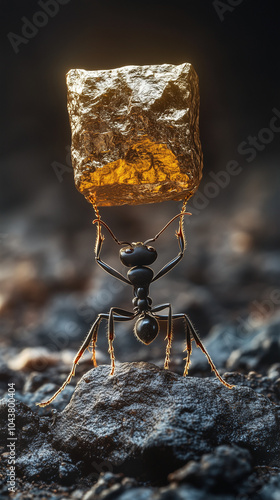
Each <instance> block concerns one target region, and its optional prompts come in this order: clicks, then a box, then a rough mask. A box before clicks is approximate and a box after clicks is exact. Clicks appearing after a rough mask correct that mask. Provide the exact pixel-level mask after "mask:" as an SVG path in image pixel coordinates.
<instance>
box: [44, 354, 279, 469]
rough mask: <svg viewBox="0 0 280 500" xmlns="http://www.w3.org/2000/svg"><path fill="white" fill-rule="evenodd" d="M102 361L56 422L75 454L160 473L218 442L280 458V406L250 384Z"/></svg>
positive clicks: (260, 457) (57, 434)
mask: <svg viewBox="0 0 280 500" xmlns="http://www.w3.org/2000/svg"><path fill="white" fill-rule="evenodd" d="M109 372H110V368H109V367H108V366H100V367H98V368H96V369H94V370H91V371H90V372H88V373H87V374H86V375H85V376H84V377H83V378H82V379H81V381H80V382H79V383H78V385H77V388H76V391H75V393H74V395H73V397H72V399H71V401H70V403H69V404H68V406H67V407H66V408H65V410H64V411H63V412H62V413H61V414H60V415H58V417H57V420H56V422H55V424H54V428H53V430H52V432H53V436H54V446H55V447H57V448H58V449H62V450H67V452H68V453H70V455H71V456H72V457H74V458H75V460H79V459H83V460H88V461H90V460H91V461H93V460H94V461H95V462H97V463H98V462H99V463H100V462H102V463H103V462H104V461H105V462H106V463H107V464H109V465H110V467H111V470H114V471H118V470H120V468H121V471H122V472H124V473H126V474H131V475H136V476H139V475H143V477H149V478H150V479H151V478H153V477H156V478H159V477H164V476H165V475H166V474H167V473H169V472H172V471H173V470H175V469H176V468H178V467H179V466H181V465H183V464H185V463H186V462H187V461H189V460H198V459H199V457H200V456H202V455H203V454H204V453H209V452H211V451H212V450H213V448H215V447H216V446H219V445H222V444H232V443H235V444H236V445H239V446H241V447H244V448H247V449H248V450H249V451H250V452H251V454H252V459H253V462H254V463H258V464H267V463H271V462H272V461H273V460H274V461H277V460H279V452H280V451H279V441H278V440H277V439H275V436H277V435H279V431H280V429H279V416H280V407H279V406H276V405H275V404H273V403H271V402H270V401H269V400H268V399H267V398H266V397H264V396H262V395H259V394H256V393H255V392H254V391H253V390H252V389H250V388H248V387H243V386H236V387H235V388H234V389H232V390H229V389H227V388H225V387H224V386H223V385H222V384H221V383H220V382H219V381H218V380H215V379H210V378H207V379H197V378H191V377H187V378H183V377H182V376H180V375H176V374H174V373H172V372H170V371H165V370H162V369H160V368H157V367H155V366H154V365H151V364H147V363H130V364H128V363H124V364H122V365H119V366H117V368H116V372H115V375H114V376H113V377H110V376H109Z"/></svg>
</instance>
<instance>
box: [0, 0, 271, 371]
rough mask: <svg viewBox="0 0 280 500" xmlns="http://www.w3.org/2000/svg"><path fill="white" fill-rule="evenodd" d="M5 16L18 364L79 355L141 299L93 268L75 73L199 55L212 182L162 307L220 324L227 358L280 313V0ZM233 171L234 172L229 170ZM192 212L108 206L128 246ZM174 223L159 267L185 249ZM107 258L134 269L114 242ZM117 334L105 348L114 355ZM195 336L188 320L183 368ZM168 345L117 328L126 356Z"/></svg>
mask: <svg viewBox="0 0 280 500" xmlns="http://www.w3.org/2000/svg"><path fill="white" fill-rule="evenodd" d="M0 23H1V30H2V43H1V55H2V78H1V82H0V85H1V87H2V90H1V96H2V113H1V115H2V134H1V142H2V147H1V159H0V161H1V184H0V207H1V215H0V223H1V227H0V245H1V263H0V285H1V289H0V310H1V323H0V327H1V352H2V356H3V359H4V362H5V363H8V364H9V366H10V369H13V370H21V369H24V370H31V369H32V370H34V369H35V370H37V371H40V370H45V368H46V366H56V364H57V363H58V359H59V358H58V356H62V355H64V358H63V360H64V362H65V364H66V365H67V364H69V362H70V361H69V360H70V359H71V357H72V355H73V352H74V351H75V349H77V348H78V346H79V345H80V342H81V340H82V339H83V337H84V336H85V334H86V332H87V330H88V329H89V326H90V324H91V323H92V322H93V320H94V319H95V317H96V315H97V314H98V312H107V311H108V310H109V308H110V306H111V305H114V306H120V307H125V308H127V309H129V310H130V308H131V302H130V301H131V290H130V288H129V287H125V286H123V285H122V284H121V283H119V282H117V281H116V280H114V279H113V278H111V277H109V276H107V275H106V274H105V273H104V272H102V270H101V269H99V268H98V267H97V266H96V265H95V262H94V243H95V229H94V227H93V226H92V224H91V221H92V219H93V216H94V213H93V210H92V207H91V206H90V205H89V204H88V203H87V202H86V201H85V199H84V198H83V196H82V195H81V194H79V193H78V192H77V191H76V189H75V187H74V181H73V174H72V169H71V159H70V144H71V136H70V127H69V122H68V115H67V108H66V85H65V74H66V72H67V71H68V70H69V69H71V68H83V69H88V70H94V69H109V68H115V67H119V66H123V65H130V64H135V65H144V64H163V63H172V64H180V63H182V62H190V63H192V64H193V66H194V68H195V70H196V72H197V73H198V76H199V79H200V93H201V108H200V129H201V141H202V147H203V153H204V179H203V182H202V183H201V186H200V188H199V191H198V195H196V196H195V197H194V198H193V199H191V200H190V202H189V207H188V208H189V210H190V211H191V212H192V213H193V215H192V217H190V218H188V219H187V220H186V236H187V240H188V248H187V251H186V254H185V258H184V259H183V261H182V262H181V264H180V265H179V266H178V267H177V268H176V269H174V270H173V271H172V273H170V274H169V275H168V276H166V277H165V278H163V279H162V280H160V282H157V283H155V284H154V285H153V287H152V289H151V295H152V297H153V302H154V304H159V303H162V302H171V303H172V304H173V306H174V311H175V312H188V313H189V315H190V317H191V318H192V320H193V322H194V323H195V325H196V327H197V328H198V331H199V332H200V334H201V336H202V337H203V338H204V339H206V340H207V338H212V337H213V332H214V335H218V338H219V339H220V337H219V335H220V333H217V332H222V337H223V339H225V338H226V339H227V340H226V341H224V342H227V345H228V351H227V352H228V354H230V352H231V350H232V348H234V347H236V348H237V347H238V346H239V344H240V343H241V341H243V339H244V338H246V339H248V338H249V337H250V335H253V334H254V332H256V329H258V328H260V327H262V325H264V324H268V323H269V322H270V321H272V320H273V321H274V319H273V318H275V317H277V314H278V310H279V306H280V260H279V256H280V231H279V208H280V198H279V186H280V173H279V172H280V170H279V137H280V85H279V66H280V62H279V5H278V3H277V2H275V1H272V0H268V1H267V2H265V3H264V2H263V1H260V0H254V1H253V0H224V1H218V0H216V1H215V0H213V1H208V0H196V1H195V2H188V1H186V0H185V1H184V2H182V1H178V0H173V2H170V1H169V2H165V1H163V0H161V1H156V0H149V1H146V0H142V1H141V2H131V1H124V0H118V1H111V0H110V1H109V0H103V1H102V2H100V1H97V0H96V1H95V0H94V1H86V0H79V2H78V0H60V1H59V0H39V1H31V0H30V1H28V0H24V1H23V0H13V1H8V0H6V1H4V0H2V1H1V20H0ZM232 165H234V175H233V174H230V175H229V174H225V172H228V171H229V168H230V166H232ZM232 171H233V170H231V172H232ZM179 210H180V204H178V202H174V203H173V202H168V203H163V204H157V205H154V206H152V205H150V206H149V205H146V206H142V207H141V206H139V207H133V208H131V209H129V210H127V207H122V208H104V209H103V210H102V209H101V215H102V218H103V220H105V221H106V222H107V223H108V224H109V225H110V227H111V228H112V230H113V231H114V232H115V234H116V235H117V236H118V237H119V238H120V239H126V240H127V239H128V240H139V239H142V238H143V239H147V238H150V237H152V236H153V235H154V234H156V232H158V231H159V230H160V229H161V227H162V226H163V225H164V224H165V223H166V222H167V221H168V220H169V219H170V218H171V217H172V216H173V215H175V214H176V213H178V211H179ZM175 229H176V224H175V225H173V226H172V227H170V228H169V230H168V231H166V233H165V234H164V235H163V236H162V238H161V239H160V240H159V241H158V245H157V249H158V251H159V254H160V257H159V259H158V263H157V265H158V267H160V265H163V264H165V263H166V262H168V260H170V259H171V258H173V257H174V256H175V255H176V254H177V252H178V246H177V243H176V239H175V236H174V232H175ZM103 257H104V259H105V260H106V261H107V262H109V263H110V264H111V265H113V266H116V267H118V269H120V270H122V271H123V272H125V270H124V269H121V265H120V263H119V259H118V248H117V247H116V245H115V244H114V242H113V241H112V240H111V239H110V237H109V236H108V237H106V241H105V243H104V252H103ZM154 267H155V268H156V269H157V266H156V264H155V266H154ZM126 288H128V290H127V289H126ZM232 329H233V330H232ZM232 331H233V332H234V333H233V334H232V335H231V334H229V332H232ZM105 332H106V328H105V327H103V329H102V328H101V332H100V341H99V342H98V346H99V351H98V357H99V362H105V363H107V362H109V358H108V354H107V353H106V350H107V346H106V335H105ZM118 332H119V334H118ZM215 332H216V333H215ZM225 332H226V333H225ZM209 333H210V337H209ZM211 335H212V337H211ZM183 337H184V332H183V331H182V325H181V326H180V325H179V326H176V339H178V341H175V343H174V360H175V361H174V363H175V365H176V359H178V362H177V364H178V366H179V367H180V370H181V366H182V353H181V351H182V345H183V344H182V342H183ZM215 338H217V337H215ZM162 340H163V336H162V337H161V339H160V341H159V342H158V343H155V346H153V347H150V348H147V347H144V346H143V347H142V346H141V345H140V344H139V343H137V341H136V340H135V339H134V337H133V335H132V325H128V324H125V325H122V326H119V325H118V328H117V339H116V341H115V349H116V353H117V359H118V360H120V361H132V360H135V361H136V360H151V361H155V360H159V362H162V359H163V357H164V346H163V344H162ZM177 342H178V345H177ZM220 345H221V344H220ZM223 345H224V344H223ZM24 348H29V350H28V349H27V350H25V351H23V349H24ZM42 348H43V349H44V350H43V351H42V350H41V351H40V349H42ZM32 349H33V350H32ZM209 349H210V347H209ZM211 354H212V355H213V358H214V359H215V353H214V352H213V351H211ZM177 356H178V358H177ZM276 357H277V356H276ZM276 361H277V359H276ZM216 362H217V363H218V364H219V359H218V358H217V360H216ZM233 365H234V364H233ZM233 365H232V366H233ZM176 366H177V365H176ZM176 366H175V368H174V369H176ZM220 366H221V367H226V366H227V365H226V359H224V358H223V359H222V360H220ZM232 366H229V367H232ZM200 367H201V365H200ZM244 367H245V368H248V366H246V364H245V365H244ZM193 369H195V363H194V364H193ZM201 369H202V368H201Z"/></svg>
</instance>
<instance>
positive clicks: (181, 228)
mask: <svg viewBox="0 0 280 500" xmlns="http://www.w3.org/2000/svg"><path fill="white" fill-rule="evenodd" d="M184 215H185V212H184V210H182V212H181V214H180V215H179V217H180V222H179V229H178V231H176V233H175V234H176V237H177V240H178V245H179V250H180V251H179V253H178V255H177V257H175V258H174V259H172V260H171V261H170V262H168V264H166V265H165V266H164V267H163V268H162V269H161V270H160V271H159V272H158V274H156V276H155V277H154V278H153V280H152V281H156V280H158V279H159V278H162V276H164V275H165V274H167V273H169V271H171V269H173V267H175V266H177V264H178V263H179V262H180V260H181V259H182V257H183V255H184V252H185V248H186V238H185V233H184ZM167 225H168V224H167ZM167 225H166V227H167ZM164 229H165V228H164ZM161 232H162V231H161ZM159 234H161V233H159ZM157 236H158V235H157ZM157 236H156V238H157Z"/></svg>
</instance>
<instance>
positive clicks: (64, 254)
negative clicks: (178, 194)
mask: <svg viewBox="0 0 280 500" xmlns="http://www.w3.org/2000/svg"><path fill="white" fill-rule="evenodd" d="M242 175H243V174H242ZM242 179H243V180H242V182H243V184H242V188H240V189H239V190H238V194H234V195H231V197H228V198H226V193H220V197H219V199H218V200H212V201H211V200H210V203H209V206H207V207H206V208H204V209H201V210H200V211H199V213H198V214H197V213H195V214H194V215H193V216H192V218H190V219H189V220H188V221H186V235H187V239H188V248H187V251H186V255H185V258H184V259H183V261H182V262H181V263H180V265H179V266H178V267H177V268H175V269H174V270H173V271H172V272H171V273H170V274H168V275H167V276H166V277H164V278H162V280H160V281H158V282H156V283H154V285H153V287H152V288H151V295H152V298H153V302H154V304H160V303H165V302H171V303H172V305H173V308H174V312H186V313H188V314H189V315H190V317H191V318H192V320H193V322H194V324H195V325H196V327H197V328H198V330H199V332H200V335H201V337H202V339H203V341H204V343H205V345H206V347H207V349H208V351H209V353H210V355H211V357H212V359H213V361H214V363H215V364H216V366H217V368H218V369H219V371H220V373H221V374H223V376H224V378H225V380H226V381H227V382H228V383H230V384H232V385H234V386H235V387H234V388H233V389H227V388H226V387H225V386H223V385H222V384H221V383H220V382H219V381H218V380H217V379H216V378H215V377H214V375H211V371H210V367H209V364H208V362H207V359H206V358H205V356H204V355H203V354H202V353H201V352H200V351H199V350H198V349H196V348H195V347H194V350H193V354H192V364H191V368H190V373H189V376H188V377H186V378H183V377H182V373H183V370H184V360H183V359H184V357H185V353H183V349H184V347H185V344H184V331H183V327H182V325H181V324H180V322H176V323H175V328H174V341H173V347H172V354H171V363H170V371H166V370H163V369H162V367H163V362H164V355H165V342H164V337H165V333H164V325H161V327H162V331H161V333H160V334H159V338H158V339H156V340H155V342H154V343H153V344H151V345H150V346H149V347H146V346H144V345H141V344H140V343H139V342H138V341H137V340H136V339H135V337H134V336H133V333H132V324H131V323H130V322H128V323H125V324H122V325H120V324H118V325H117V327H116V338H115V342H114V345H115V354H116V359H117V365H116V372H115V374H114V376H113V377H110V375H109V366H108V363H109V356H108V353H107V340H106V325H102V326H101V328H100V334H99V338H98V347H97V362H98V365H99V366H98V368H96V369H92V361H91V354H90V353H89V352H87V353H86V354H85V356H84V358H83V359H82V360H81V362H80V364H79V366H78V369H77V373H76V375H77V377H73V379H72V380H71V382H70V384H69V385H68V386H67V387H66V388H65V390H64V391H63V392H62V393H61V394H60V395H59V396H58V397H57V399H56V400H55V401H54V403H53V404H52V405H50V406H47V407H45V408H39V407H38V406H36V402H40V401H42V400H45V399H46V398H48V397H50V396H51V395H52V394H53V393H54V392H55V391H56V390H57V388H58V387H59V386H60V385H61V384H62V383H63V381H64V380H65V378H66V376H67V375H68V373H69V371H70V368H71V363H72V359H73V357H74V355H75V352H76V351H77V349H78V348H79V346H80V345H81V342H82V340H83V338H84V337H85V334H86V332H87V330H88V329H89V326H90V324H91V323H92V322H93V320H94V318H95V317H96V315H97V314H98V313H99V312H107V311H108V309H109V308H110V306H112V305H114V306H119V307H123V308H126V309H128V310H131V302H130V301H131V290H130V289H129V287H126V286H125V285H122V283H120V282H118V281H116V280H114V279H113V278H111V277H110V276H108V275H106V274H105V273H104V272H102V270H100V269H96V267H97V266H96V265H95V264H94V258H93V248H94V228H92V227H91V224H90V221H91V219H90V216H91V214H90V216H89V217H88V220H85V222H84V223H83V225H81V224H80V222H79V223H78V222H77V220H78V218H77V217H76V219H75V217H74V215H73V218H72V219H71V210H70V214H69V213H67V214H66V215H65V216H63V215H62V216H61V217H60V218H58V219H57V220H55V217H54V218H53V222H52V224H51V225H50V224H49V223H48V220H45V219H44V216H45V214H46V213H48V211H49V210H50V211H53V213H54V214H55V213H60V207H61V205H63V200H61V197H60V196H56V193H55V192H53V193H52V199H53V200H58V199H59V200H60V202H59V203H60V204H61V205H59V204H58V205H57V203H58V202H57V201H54V202H53V203H52V207H50V193H49V192H47V191H46V194H45V196H43V195H41V198H40V202H38V200H36V201H34V203H33V204H32V205H30V207H28V209H26V211H23V212H22V213H21V214H19V213H15V214H11V215H10V216H9V217H6V218H5V220H4V221H1V222H2V226H1V227H2V229H1V264H0V268H1V296H0V304H1V320H0V327H1V357H0V396H1V397H2V399H1V404H0V426H1V443H0V446H1V448H0V453H1V475H0V481H1V483H0V484H1V486H0V488H1V489H0V497H1V498H2V497H3V498H4V497H6V496H8V495H9V494H10V495H11V496H12V497H13V498H16V499H18V500H19V499H22V498H26V499H37V498H39V499H44V498H46V499H53V500H55V499H57V500H58V499H64V498H65V499H68V498H69V499H77V500H79V499H82V500H90V499H93V500H109V499H110V500H146V499H147V500H171V499H172V500H179V499H180V500H182V499H188V500H199V499H205V498H208V499H210V500H211V499H223V500H224V499H225V500H227V499H229V500H231V499H240V500H241V499H242V500H246V499H254V500H255V499H256V500H268V499H274V500H276V499H277V498H278V496H279V490H280V447H279V435H280V423H279V422H280V336H279V332H280V312H279V305H280V264H279V262H280V259H279V256H280V255H279V254H280V250H279V243H280V238H279V228H278V226H279V222H278V216H277V214H278V212H279V201H278V195H277V183H276V182H275V186H274V187H272V186H269V190H268V189H267V188H266V185H265V182H264V180H263V179H262V178H261V177H260V179H259V181H258V176H257V175H256V176H255V180H254V183H253V184H252V181H251V177H249V176H248V177H246V175H245V174H244V176H243V177H242ZM206 181H207V179H206ZM258 182H259V183H260V185H261V188H262V189H259V188H258V186H257V183H258ZM59 188H60V191H59V193H61V186H59ZM253 188H254V189H255V191H254V189H253ZM231 192H232V191H231ZM245 193H246V196H245ZM250 193H251V195H250ZM254 193H255V194H254ZM80 203H85V202H83V200H81V201H80ZM190 205H191V203H190ZM35 207H36V210H35ZM194 208H195V207H194ZM156 209H157V210H156ZM177 211H178V206H177V204H172V203H171V204H163V205H162V206H161V205H158V206H155V207H153V213H154V217H153V218H151V215H150V214H151V207H149V206H145V207H142V208H141V210H140V208H139V209H134V211H133V213H132V211H131V212H130V211H127V210H124V209H123V210H122V209H116V211H114V216H113V215H112V211H111V212H110V210H109V209H108V210H106V209H104V217H103V218H104V220H106V222H108V223H109V225H110V226H112V229H113V230H114V232H115V233H116V234H117V235H118V236H119V237H120V238H126V239H132V240H135V239H136V237H135V228H137V235H136V236H137V239H138V235H139V239H142V238H143V239H147V238H148V237H152V236H153V235H154V234H156V233H157V231H158V230H159V229H160V228H161V227H162V226H163V225H164V224H165V222H166V221H167V220H168V219H169V218H170V217H172V216H173V215H175V213H176V212H177ZM190 211H192V210H191V207H190ZM61 213H63V212H61ZM69 220H71V221H72V222H71V223H70V222H69ZM54 221H55V222H54ZM73 221H74V222H73ZM71 224H72V225H71ZM175 226H176V224H175ZM174 230H175V227H171V228H169V230H168V231H167V232H166V234H165V235H163V236H162V239H159V241H158V245H157V246H156V248H157V249H158V251H159V259H158V260H159V262H158V264H157V263H156V264H157V265H156V264H155V265H154V266H153V267H154V268H155V269H157V268H159V267H160V266H161V265H163V264H164V263H166V262H168V260H170V259H171V258H173V257H174V255H176V253H177V251H178V250H177V248H178V247H177V245H176V240H175V238H174ZM124 233H126V234H124ZM147 233H148V234H147ZM103 255H104V259H105V260H106V261H108V262H110V264H111V265H113V266H115V267H118V269H120V270H122V271H123V272H125V269H123V268H122V267H121V265H120V263H119V260H118V248H117V247H116V245H115V243H114V242H112V241H111V240H110V237H109V236H108V235H106V241H105V244H104V254H103ZM157 266H158V267H157ZM8 384H13V385H8ZM77 384H78V385H77ZM75 387H76V389H75ZM9 388H12V389H15V393H13V392H12V391H11V390H10V392H9V391H8V389H9ZM72 396H73V397H72ZM71 397H72V399H71ZM11 400H15V433H16V434H15V435H10V434H9V430H11V429H13V428H12V427H10V428H9V427H8V414H11V413H12V412H11V411H10V413H9V412H8V409H9V408H10V410H11V408H13V406H11ZM8 405H9V406H8ZM8 437H11V438H12V439H10V440H8ZM15 437H16V438H17V439H16V440H15V439H14V438H15ZM13 439H14V441H13ZM13 442H15V454H16V459H17V461H16V466H15V474H16V486H15V492H14V493H12V492H9V490H8V486H9V483H8V482H7V481H8V479H9V477H8V473H11V468H10V467H11V464H10V463H9V460H11V458H12V454H11V453H12V448H11V447H8V443H10V444H11V443H13ZM9 450H10V451H9Z"/></svg>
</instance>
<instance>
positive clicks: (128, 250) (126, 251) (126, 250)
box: [124, 248, 133, 253]
mask: <svg viewBox="0 0 280 500" xmlns="http://www.w3.org/2000/svg"><path fill="white" fill-rule="evenodd" d="M124 252H125V253H132V252H133V248H125V250H124Z"/></svg>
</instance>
